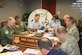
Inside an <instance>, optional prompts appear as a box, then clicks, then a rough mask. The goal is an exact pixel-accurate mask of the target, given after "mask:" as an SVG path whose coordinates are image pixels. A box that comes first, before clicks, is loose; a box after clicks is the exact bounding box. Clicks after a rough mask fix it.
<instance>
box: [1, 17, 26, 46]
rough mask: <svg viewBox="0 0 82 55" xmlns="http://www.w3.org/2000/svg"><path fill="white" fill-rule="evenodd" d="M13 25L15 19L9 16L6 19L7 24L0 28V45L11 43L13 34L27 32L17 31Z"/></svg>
mask: <svg viewBox="0 0 82 55" xmlns="http://www.w3.org/2000/svg"><path fill="white" fill-rule="evenodd" d="M14 25H15V19H14V18H13V17H9V18H8V20H7V25H5V26H4V27H3V28H2V29H1V34H0V44H1V45H3V46H4V45H6V44H11V43H12V40H13V34H27V33H26V32H20V31H17V30H16V29H15V28H14Z"/></svg>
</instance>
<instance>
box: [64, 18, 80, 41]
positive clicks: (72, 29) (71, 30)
mask: <svg viewBox="0 0 82 55" xmlns="http://www.w3.org/2000/svg"><path fill="white" fill-rule="evenodd" d="M65 23H66V26H67V32H68V34H71V35H72V36H73V37H74V38H75V39H76V40H77V41H79V31H78V29H77V27H76V24H75V20H74V18H73V17H67V19H66V21H65Z"/></svg>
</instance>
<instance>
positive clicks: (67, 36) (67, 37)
mask: <svg viewBox="0 0 82 55" xmlns="http://www.w3.org/2000/svg"><path fill="white" fill-rule="evenodd" d="M69 36H70V35H69V34H67V35H66V38H65V39H64V40H63V41H62V43H64V42H65V41H66V40H67V39H69Z"/></svg>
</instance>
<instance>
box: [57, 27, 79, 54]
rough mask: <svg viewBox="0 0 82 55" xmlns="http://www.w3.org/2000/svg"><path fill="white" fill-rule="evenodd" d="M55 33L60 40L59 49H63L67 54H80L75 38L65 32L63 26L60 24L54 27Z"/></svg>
mask: <svg viewBox="0 0 82 55" xmlns="http://www.w3.org/2000/svg"><path fill="white" fill-rule="evenodd" d="M55 34H56V36H57V37H58V38H59V40H60V41H61V45H60V49H62V50H63V51H65V52H66V53H67V54H68V55H80V50H79V46H78V42H77V40H76V39H75V38H74V37H73V36H72V35H70V34H69V33H67V30H66V28H65V27H63V26H60V27H58V28H56V29H55Z"/></svg>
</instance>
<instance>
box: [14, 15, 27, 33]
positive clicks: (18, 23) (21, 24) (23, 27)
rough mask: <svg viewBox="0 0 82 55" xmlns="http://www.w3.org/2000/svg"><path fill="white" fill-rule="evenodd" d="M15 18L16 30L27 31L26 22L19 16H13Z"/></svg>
mask: <svg viewBox="0 0 82 55" xmlns="http://www.w3.org/2000/svg"><path fill="white" fill-rule="evenodd" d="M15 20H16V25H15V28H16V30H18V31H21V32H24V31H28V28H27V26H26V24H25V23H24V22H23V21H22V20H21V18H20V17H18V16H15Z"/></svg>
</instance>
